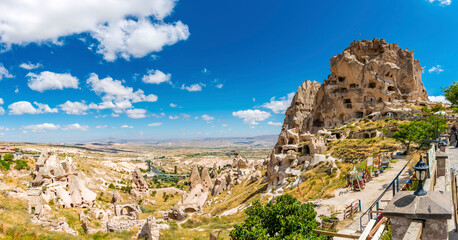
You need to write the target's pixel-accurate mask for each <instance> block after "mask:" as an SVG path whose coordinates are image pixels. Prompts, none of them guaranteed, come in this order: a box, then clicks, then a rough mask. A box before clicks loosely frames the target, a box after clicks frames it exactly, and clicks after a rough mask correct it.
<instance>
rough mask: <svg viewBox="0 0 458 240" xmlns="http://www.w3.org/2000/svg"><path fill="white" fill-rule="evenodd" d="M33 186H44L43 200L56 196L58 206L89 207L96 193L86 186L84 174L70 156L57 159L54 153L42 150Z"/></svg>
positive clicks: (46, 200) (47, 200)
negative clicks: (61, 159)
mask: <svg viewBox="0 0 458 240" xmlns="http://www.w3.org/2000/svg"><path fill="white" fill-rule="evenodd" d="M34 174H35V178H34V180H33V181H32V185H33V186H46V190H45V191H44V194H42V198H43V200H45V202H46V203H47V202H49V201H50V200H52V199H55V198H57V199H58V201H57V202H58V203H59V205H60V206H62V207H65V208H70V207H90V206H92V205H93V203H94V201H95V198H96V197H97V195H96V194H95V193H94V192H93V191H91V190H89V189H88V188H87V187H86V181H85V179H84V176H83V175H82V174H81V173H79V172H78V171H77V170H76V168H75V165H74V164H73V161H72V159H71V158H67V157H66V158H65V160H63V161H59V159H58V157H57V155H56V154H53V155H51V154H50V153H49V152H43V153H42V154H41V155H40V157H39V159H38V161H37V165H36V171H35V172H34Z"/></svg>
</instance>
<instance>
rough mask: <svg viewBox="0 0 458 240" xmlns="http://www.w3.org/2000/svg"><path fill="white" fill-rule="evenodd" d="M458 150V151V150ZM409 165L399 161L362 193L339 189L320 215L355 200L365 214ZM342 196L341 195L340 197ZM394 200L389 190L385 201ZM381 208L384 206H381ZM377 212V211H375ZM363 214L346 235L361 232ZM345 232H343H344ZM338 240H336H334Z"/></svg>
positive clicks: (325, 202) (347, 228)
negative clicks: (360, 223)
mask: <svg viewBox="0 0 458 240" xmlns="http://www.w3.org/2000/svg"><path fill="white" fill-rule="evenodd" d="M457 150H458V149H457ZM406 163H407V160H401V159H400V160H398V161H397V162H396V163H392V164H391V168H389V169H387V170H386V171H385V172H384V173H382V174H381V175H380V176H378V177H376V178H373V179H372V181H370V182H369V183H367V184H366V187H365V188H364V190H362V191H351V190H350V191H348V192H346V191H345V190H344V189H338V190H336V191H335V192H334V194H335V197H333V198H330V199H326V200H322V201H321V203H320V206H319V207H317V208H315V210H316V211H317V213H318V215H320V214H325V215H329V214H330V213H329V210H330V207H331V208H332V207H334V209H337V210H343V209H345V205H346V204H349V203H351V202H353V201H354V200H357V199H360V200H361V210H362V212H365V211H366V210H367V209H368V208H369V207H370V205H371V204H372V203H373V202H374V201H375V200H376V199H377V198H378V197H379V196H380V194H381V193H382V192H383V190H384V189H385V188H386V187H387V186H388V184H390V182H391V181H393V179H394V178H395V177H396V175H397V174H398V173H399V171H401V169H402V168H403V167H404V165H405V164H406ZM408 177H409V174H408V173H407V171H405V170H404V172H403V173H402V174H401V175H400V180H399V186H400V187H401V186H402V185H404V183H405V182H406V180H407V178H408ZM339 194H340V195H339ZM391 198H392V193H391V190H389V191H388V192H387V193H386V194H385V196H384V197H383V199H386V200H390V199H391ZM380 207H381V208H383V207H384V206H383V205H381V206H380ZM374 210H375V209H374ZM361 214H362V213H358V214H357V215H356V216H355V217H354V218H353V221H352V222H351V223H350V224H348V225H347V226H345V227H343V228H344V231H345V233H355V232H357V231H359V217H360V215H361ZM337 217H338V218H339V219H340V220H342V219H343V213H339V214H338V215H337ZM342 232H343V231H342ZM334 239H336V238H334Z"/></svg>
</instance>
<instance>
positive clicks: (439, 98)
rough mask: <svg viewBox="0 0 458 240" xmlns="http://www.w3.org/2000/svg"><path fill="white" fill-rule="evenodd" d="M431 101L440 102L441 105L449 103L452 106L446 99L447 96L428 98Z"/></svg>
mask: <svg viewBox="0 0 458 240" xmlns="http://www.w3.org/2000/svg"><path fill="white" fill-rule="evenodd" d="M428 98H429V101H431V102H440V103H447V104H451V102H449V101H448V100H447V99H445V96H428Z"/></svg>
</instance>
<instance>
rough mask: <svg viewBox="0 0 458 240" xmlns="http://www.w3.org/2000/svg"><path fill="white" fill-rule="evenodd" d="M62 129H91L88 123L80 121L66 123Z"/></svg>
mask: <svg viewBox="0 0 458 240" xmlns="http://www.w3.org/2000/svg"><path fill="white" fill-rule="evenodd" d="M62 130H65V131H67V130H79V131H84V132H85V131H87V130H89V126H88V125H80V124H79V123H74V124H70V125H66V126H64V127H63V128H62Z"/></svg>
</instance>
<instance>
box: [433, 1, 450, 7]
mask: <svg viewBox="0 0 458 240" xmlns="http://www.w3.org/2000/svg"><path fill="white" fill-rule="evenodd" d="M428 1H429V2H430V3H434V2H437V3H439V4H440V5H442V6H448V5H450V4H452V0H428Z"/></svg>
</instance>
